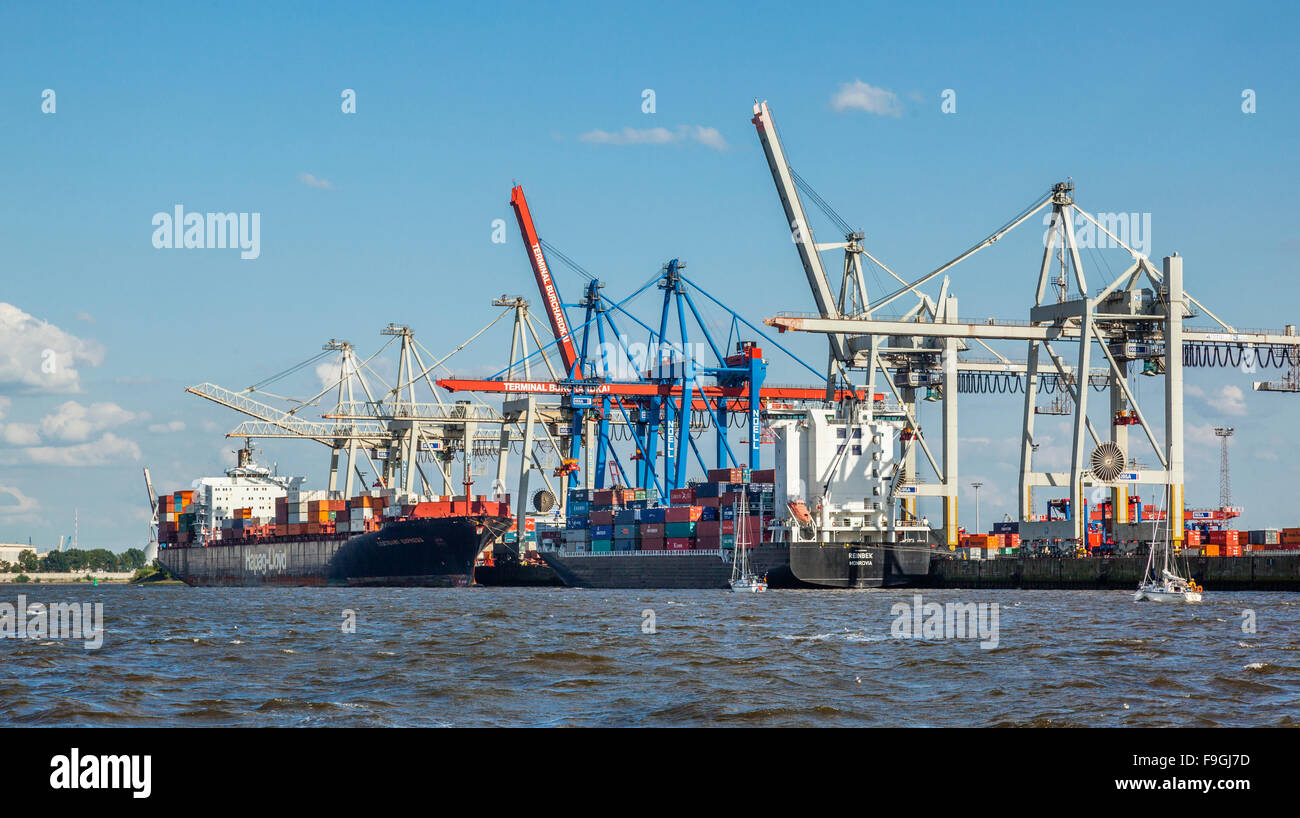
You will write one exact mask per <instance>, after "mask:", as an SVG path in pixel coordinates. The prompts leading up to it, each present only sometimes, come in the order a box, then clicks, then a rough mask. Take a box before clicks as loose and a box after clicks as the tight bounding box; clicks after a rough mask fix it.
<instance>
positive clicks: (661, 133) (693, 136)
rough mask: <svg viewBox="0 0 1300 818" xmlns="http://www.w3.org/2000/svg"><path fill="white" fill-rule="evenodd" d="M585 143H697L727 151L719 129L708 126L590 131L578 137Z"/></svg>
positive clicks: (725, 141)
mask: <svg viewBox="0 0 1300 818" xmlns="http://www.w3.org/2000/svg"><path fill="white" fill-rule="evenodd" d="M578 139H580V140H581V141H583V142H592V143H595V144H598V145H670V144H673V143H679V142H697V143H699V144H701V145H704V146H705V147H709V148H713V149H714V150H717V151H725V150H727V148H728V147H730V146H729V145H728V144H727V140H726V139H725V138H723V136H722V133H721V132H720V131H719V130H718V129H717V128H713V127H710V126H707V125H678V126H677V127H676V128H673V129H671V130H670V129H668V128H664V127H656V128H624V129H623V130H621V131H615V132H610V131H602V130H594V131H588V132H587V133H584V134H582V135H580V136H579V137H578Z"/></svg>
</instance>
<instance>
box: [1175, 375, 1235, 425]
mask: <svg viewBox="0 0 1300 818" xmlns="http://www.w3.org/2000/svg"><path fill="white" fill-rule="evenodd" d="M1188 395H1190V396H1191V397H1193V398H1200V399H1201V400H1202V401H1204V402H1205V405H1206V406H1208V407H1209V408H1210V409H1213V410H1214V411H1216V412H1218V413H1220V414H1224V415H1234V416H1241V415H1244V414H1246V393H1245V392H1243V391H1242V390H1241V387H1240V386H1233V385H1231V384H1227V385H1224V386H1221V387H1219V389H1218V390H1217V391H1214V392H1206V391H1205V390H1204V389H1202V388H1201V387H1199V386H1196V385H1194V384H1193V385H1187V386H1184V387H1183V396H1184V397H1186V396H1188ZM1207 428H1208V427H1207Z"/></svg>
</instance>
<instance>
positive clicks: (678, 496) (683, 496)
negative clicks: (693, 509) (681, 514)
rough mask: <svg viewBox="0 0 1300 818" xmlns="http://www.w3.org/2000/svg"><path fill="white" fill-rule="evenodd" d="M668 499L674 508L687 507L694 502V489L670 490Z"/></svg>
mask: <svg viewBox="0 0 1300 818" xmlns="http://www.w3.org/2000/svg"><path fill="white" fill-rule="evenodd" d="M668 499H669V501H670V502H671V503H672V504H673V505H675V506H689V505H691V504H693V503H694V502H695V489H672V490H671V491H669V492H668Z"/></svg>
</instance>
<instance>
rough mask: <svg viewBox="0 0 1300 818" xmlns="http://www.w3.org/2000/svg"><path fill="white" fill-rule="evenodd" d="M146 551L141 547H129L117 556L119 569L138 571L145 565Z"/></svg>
mask: <svg viewBox="0 0 1300 818" xmlns="http://www.w3.org/2000/svg"><path fill="white" fill-rule="evenodd" d="M144 563H145V560H144V552H143V551H141V550H140V549H139V548H128V549H126V550H125V551H123V552H122V553H121V554H119V555H118V557H117V566H118V567H117V570H119V571H138V570H140V569H141V568H143V567H144Z"/></svg>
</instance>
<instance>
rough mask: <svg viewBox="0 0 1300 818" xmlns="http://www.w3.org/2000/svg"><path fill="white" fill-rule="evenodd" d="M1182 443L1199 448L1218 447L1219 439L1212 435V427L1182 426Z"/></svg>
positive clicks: (1189, 424) (1195, 424)
mask: <svg viewBox="0 0 1300 818" xmlns="http://www.w3.org/2000/svg"><path fill="white" fill-rule="evenodd" d="M1183 442H1184V443H1191V444H1194V445H1201V446H1218V445H1219V439H1218V438H1217V437H1215V435H1214V427H1213V426H1211V425H1210V424H1208V423H1204V424H1198V423H1185V424H1183Z"/></svg>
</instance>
